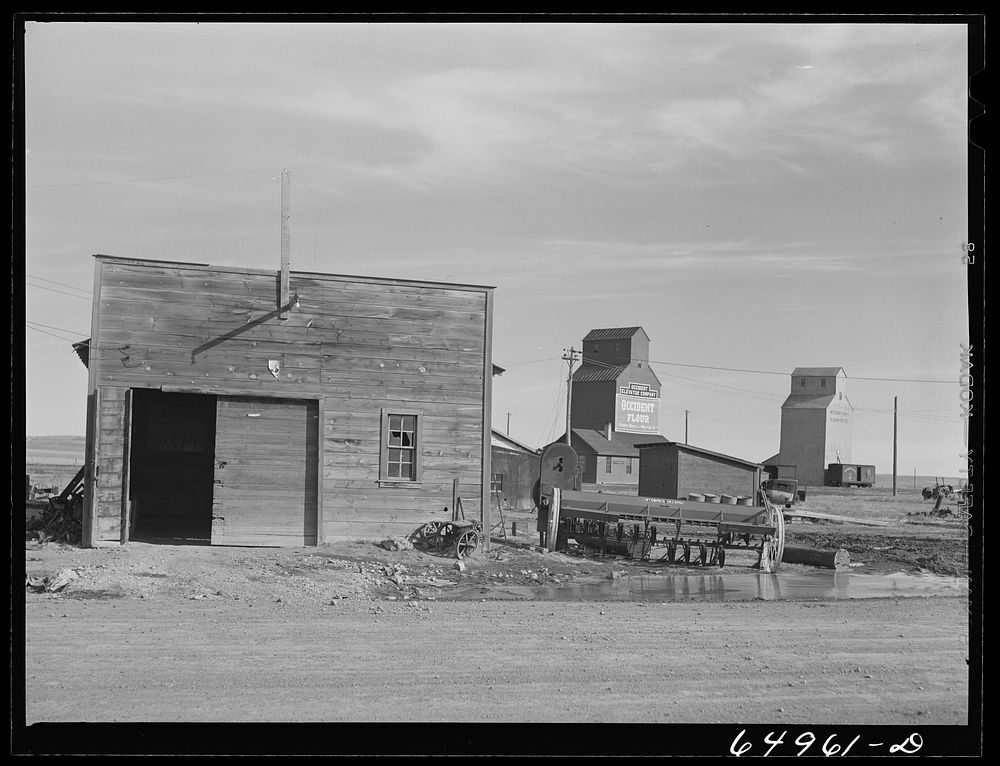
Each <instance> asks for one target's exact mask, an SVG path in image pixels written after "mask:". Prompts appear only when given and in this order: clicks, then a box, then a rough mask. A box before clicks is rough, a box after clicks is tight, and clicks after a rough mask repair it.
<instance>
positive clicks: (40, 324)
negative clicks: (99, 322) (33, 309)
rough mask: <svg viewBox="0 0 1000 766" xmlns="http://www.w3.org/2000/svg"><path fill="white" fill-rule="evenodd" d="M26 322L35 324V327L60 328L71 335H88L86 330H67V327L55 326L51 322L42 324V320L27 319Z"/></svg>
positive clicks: (60, 330)
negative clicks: (79, 331)
mask: <svg viewBox="0 0 1000 766" xmlns="http://www.w3.org/2000/svg"><path fill="white" fill-rule="evenodd" d="M25 323H26V324H29V325H33V326H35V327H48V328H49V329H50V330H59V332H68V333H70V334H71V335H87V333H85V332H81V333H78V332H77V331H76V330H67V329H66V328H65V327H53V326H52V325H50V324H42V323H41V322H33V321H31V320H30V319H26V320H25Z"/></svg>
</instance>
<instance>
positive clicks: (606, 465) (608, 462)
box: [604, 457, 611, 473]
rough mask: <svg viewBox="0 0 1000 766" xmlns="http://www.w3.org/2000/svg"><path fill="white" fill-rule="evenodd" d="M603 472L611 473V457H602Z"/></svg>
mask: <svg viewBox="0 0 1000 766" xmlns="http://www.w3.org/2000/svg"><path fill="white" fill-rule="evenodd" d="M604 473H611V458H609V457H606V458H604Z"/></svg>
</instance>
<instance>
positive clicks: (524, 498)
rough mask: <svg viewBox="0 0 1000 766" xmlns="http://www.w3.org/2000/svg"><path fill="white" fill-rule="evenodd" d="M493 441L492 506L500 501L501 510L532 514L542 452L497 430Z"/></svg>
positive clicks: (491, 456)
mask: <svg viewBox="0 0 1000 766" xmlns="http://www.w3.org/2000/svg"><path fill="white" fill-rule="evenodd" d="M492 438H493V446H492V448H491V450H490V452H491V455H490V462H491V466H492V467H491V469H490V470H491V474H490V492H491V495H492V500H493V503H494V505H495V504H496V503H497V501H498V500H499V502H501V503H502V504H503V508H504V510H507V509H517V510H522V511H524V510H531V509H532V508H534V507H535V501H534V498H533V496H532V492H533V490H534V487H535V482H536V481H538V476H539V473H540V471H541V460H542V455H541V452H539V451H538V450H535V449H532V448H531V447H529V446H528V445H526V444H522V443H521V442H519V441H517V440H516V439H512V438H511V437H509V436H507V435H506V434H504V433H501V432H500V431H497V430H494V431H493V434H492Z"/></svg>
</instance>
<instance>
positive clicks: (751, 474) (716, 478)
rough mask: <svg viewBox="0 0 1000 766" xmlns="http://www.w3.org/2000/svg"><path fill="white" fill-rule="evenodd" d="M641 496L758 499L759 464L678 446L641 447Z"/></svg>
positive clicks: (684, 445)
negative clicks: (693, 495)
mask: <svg viewBox="0 0 1000 766" xmlns="http://www.w3.org/2000/svg"><path fill="white" fill-rule="evenodd" d="M636 446H637V448H638V450H639V494H640V495H641V496H644V497H666V498H682V499H683V498H686V497H687V496H688V494H689V493H692V492H696V493H700V494H714V495H732V496H734V497H750V498H754V497H756V493H757V489H758V487H760V482H761V471H762V469H763V466H762V465H761V464H760V463H753V462H751V461H749V460H743V459H742V458H738V457H733V456H732V455H724V454H722V453H720V452H712V451H711V450H707V449H702V448H701V447H693V446H691V445H690V444H680V443H678V442H669V441H668V442H657V443H652V444H638V445H636Z"/></svg>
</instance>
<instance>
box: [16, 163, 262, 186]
mask: <svg viewBox="0 0 1000 766" xmlns="http://www.w3.org/2000/svg"><path fill="white" fill-rule="evenodd" d="M274 172H275V171H274V170H273V169H267V168H262V169H260V170H234V171H232V172H230V173H192V174H190V175H184V176H156V177H150V178H122V179H119V180H117V181H81V182H79V183H66V184H37V185H35V186H29V187H28V188H29V189H56V188H60V187H67V186H106V185H111V184H132V183H144V182H146V181H179V180H183V179H186V178H215V177H218V176H245V175H251V174H253V173H274Z"/></svg>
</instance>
